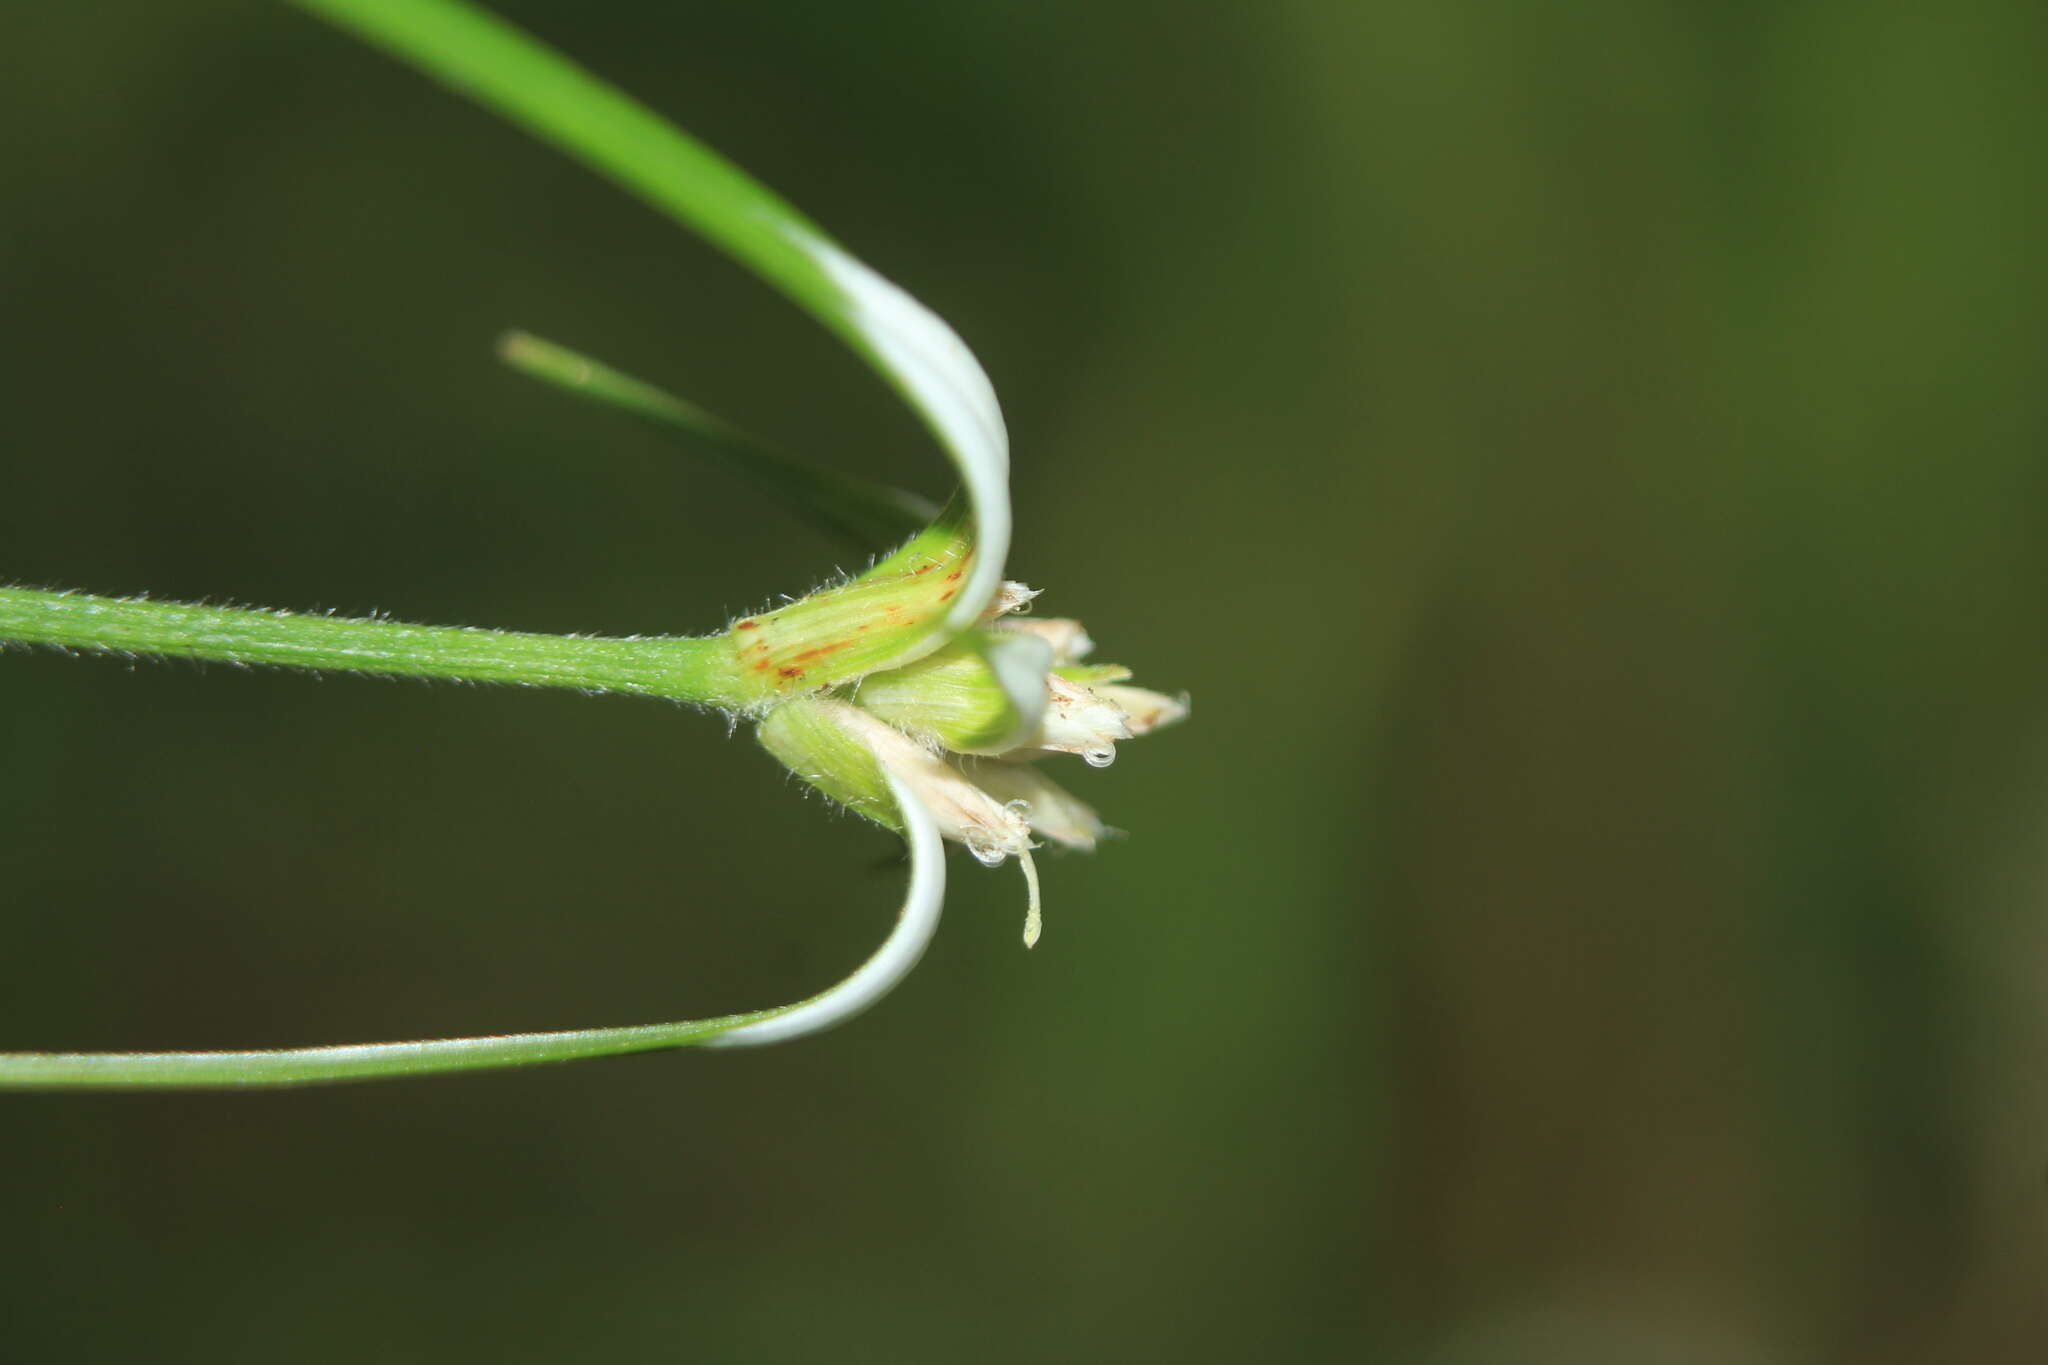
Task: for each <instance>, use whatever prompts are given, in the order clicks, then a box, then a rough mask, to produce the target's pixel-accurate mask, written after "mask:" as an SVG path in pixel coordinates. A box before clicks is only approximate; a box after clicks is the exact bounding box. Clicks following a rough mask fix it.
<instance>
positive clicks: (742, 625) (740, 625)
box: [733, 621, 761, 630]
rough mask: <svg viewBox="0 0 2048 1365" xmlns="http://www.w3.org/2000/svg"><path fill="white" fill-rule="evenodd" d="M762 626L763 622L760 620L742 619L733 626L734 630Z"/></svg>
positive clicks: (756, 628)
mask: <svg viewBox="0 0 2048 1365" xmlns="http://www.w3.org/2000/svg"><path fill="white" fill-rule="evenodd" d="M760 628H761V623H760V622H759V621H741V622H738V623H737V624H735V625H734V626H733V629H734V630H759V629H760Z"/></svg>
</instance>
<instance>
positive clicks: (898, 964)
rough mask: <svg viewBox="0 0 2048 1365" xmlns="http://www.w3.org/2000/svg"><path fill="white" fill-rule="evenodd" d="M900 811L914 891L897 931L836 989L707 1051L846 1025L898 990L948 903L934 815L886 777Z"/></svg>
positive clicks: (712, 1042) (713, 1041)
mask: <svg viewBox="0 0 2048 1365" xmlns="http://www.w3.org/2000/svg"><path fill="white" fill-rule="evenodd" d="M884 775H885V776H887V777H888V780H889V790H890V792H891V793H892V794H893V795H894V796H895V797H896V808H897V809H898V810H899V811H901V812H902V813H903V838H904V842H905V843H906V844H908V845H909V848H910V889H909V890H908V891H906V892H905V893H904V897H903V909H902V910H901V911H899V912H898V913H897V916H896V927H895V928H894V929H892V930H891V931H890V932H889V937H888V938H887V939H885V940H884V941H883V943H882V946H881V947H880V948H877V949H876V950H875V952H874V956H872V957H870V958H869V959H868V960H867V961H866V962H864V963H862V964H861V966H860V968H859V970H857V971H855V972H854V974H853V975H852V976H849V977H847V978H846V979H845V980H844V981H841V982H840V983H839V984H838V985H836V986H834V987H832V988H831V989H829V990H826V991H824V992H822V993H820V994H818V995H814V996H812V997H811V998H810V999H808V1000H806V1001H804V1002H803V1003H801V1004H797V1005H791V1006H790V1007H789V1008H787V1009H785V1010H783V1011H781V1012H780V1013H778V1014H775V1015H772V1016H770V1017H769V1018H766V1019H760V1020H756V1021H755V1022H754V1023H751V1024H742V1025H740V1026H739V1027H738V1028H735V1029H728V1030H727V1031H726V1032H724V1033H721V1034H719V1035H718V1036H717V1037H715V1038H707V1039H705V1040H704V1042H703V1044H702V1046H704V1047H754V1046H757V1045H759V1044H762V1043H782V1042H787V1041H789V1040H790V1039H791V1038H801V1037H803V1036H804V1035H805V1034H807V1033H818V1032H821V1031H823V1030H825V1029H828V1028H831V1027H833V1026H834V1025H837V1024H843V1023H845V1022H846V1021H847V1020H849V1019H851V1018H853V1017H854V1016H855V1015H856V1014H859V1013H861V1012H862V1011H863V1010H865V1009H867V1008H868V1007H869V1006H870V1005H872V1004H874V1003H875V1002H876V1001H877V1000H880V999H881V998H882V997H883V996H885V995H887V994H888V993H889V992H890V991H893V990H895V989H896V987H897V985H898V984H900V983H901V982H902V980H903V978H904V977H906V976H908V975H910V969H911V968H913V967H915V966H916V965H917V963H918V959H919V958H921V957H923V956H924V950H925V948H926V946H927V945H929V944H930V943H931V941H932V935H933V934H934V933H936V932H937V931H938V927H939V913H940V911H941V910H943V909H944V908H945V903H946V850H945V845H944V844H943V843H942V842H941V841H940V838H939V826H938V823H937V822H936V821H935V820H933V819H932V815H931V812H930V811H928V810H926V809H925V807H924V804H923V803H922V802H920V801H919V800H918V799H917V798H916V797H915V796H914V795H912V794H911V792H910V791H909V789H908V788H906V787H905V786H904V784H903V783H902V782H900V781H898V780H897V779H896V777H895V776H894V775H893V774H888V773H885V774H884Z"/></svg>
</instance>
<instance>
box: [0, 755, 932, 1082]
mask: <svg viewBox="0 0 2048 1365" xmlns="http://www.w3.org/2000/svg"><path fill="white" fill-rule="evenodd" d="M890 787H891V789H892V790H893V791H894V793H895V796H896V801H897V805H898V808H899V809H900V810H901V811H902V813H903V826H904V839H905V841H906V842H907V844H908V845H909V850H910V887H909V890H908V891H907V892H906V893H905V895H904V901H903V908H902V910H900V911H899V912H898V913H897V917H896V926H895V928H894V929H892V930H891V931H890V933H889V937H888V938H887V939H885V940H884V941H883V943H882V946H881V947H880V948H878V949H877V950H876V951H875V953H874V955H873V956H871V957H870V958H868V960H867V961H866V962H865V963H863V964H862V965H861V966H860V968H859V969H858V970H857V971H855V972H854V973H853V975H851V976H849V977H847V978H846V979H845V980H844V981H841V982H840V983H839V984H838V985H836V986H834V987H832V988H831V989H830V990H827V991H824V992H821V993H820V994H818V995H814V996H812V997H811V998H810V999H808V1000H803V1001H799V1002H798V1003H796V1004H794V1005H785V1006H783V1007H781V1008H779V1009H770V1010H757V1011H754V1012H752V1013H749V1014H729V1015H725V1016H723V1017H720V1018H717V1019H694V1020H688V1021H685V1022H682V1023H675V1024H646V1025H642V1026H640V1027H636V1028H599V1029H572V1030H569V1031H566V1032H560V1033H514V1034H504V1035H499V1036H496V1037H488V1038H437V1039H432V1040H429V1041H425V1042H414V1043H364V1044H358V1045H354V1046H343V1047H308V1048H290V1049H285V1050H282V1051H275V1052H271V1051H261V1052H9V1053H0V1090H193V1089H223V1088H252V1087H277V1086H297V1085H318V1084H323V1083H328V1082H334V1081H362V1080H380V1079H392V1078H395V1077H401V1076H426V1075H432V1074H434V1073H437V1072H450V1071H484V1070H491V1069H497V1068H503V1067H514V1066H534V1065H538V1064H540V1063H543V1062H567V1061H575V1060H577V1059H579V1058H585V1057H610V1056H617V1055H620V1054H623V1053H628V1052H653V1051H657V1050H659V1049H663V1048H675V1047H691V1046H699V1047H750V1046H756V1045H759V1044H763V1043H780V1042H787V1041H789V1040H790V1039H792V1038H800V1037H802V1036H804V1035H805V1034H809V1033H818V1032H821V1031H823V1030H825V1029H828V1028H832V1027H833V1026H835V1025H838V1024H843V1023H845V1022H846V1021H847V1020H848V1019H851V1018H853V1017H854V1016H855V1015H857V1014H859V1013H861V1012H862V1011H864V1010H866V1009H867V1008H868V1007H869V1006H870V1005H873V1004H874V1003H875V1002H876V1001H877V1000H880V999H881V998H882V997H883V996H885V995H887V994H888V993H889V992H890V991H892V990H894V989H895V988H896V986H897V985H898V983H900V982H901V981H902V980H903V978H904V977H906V976H908V975H909V974H910V970H911V968H913V967H915V966H916V965H917V962H918V959H919V958H921V957H922V956H923V955H924V950H925V948H926V946H927V945H929V944H930V943H931V940H932V935H933V934H934V933H935V932H937V930H938V927H939V915H940V912H941V910H942V909H943V908H944V906H945V899H946V857H945V848H944V845H943V844H942V843H941V842H940V839H939V829H938V825H937V824H935V823H934V822H933V820H932V816H931V813H930V812H929V811H927V810H926V809H925V808H924V807H923V806H922V805H920V804H919V803H918V801H917V799H916V798H915V797H914V796H912V795H911V794H910V793H909V792H908V791H906V790H905V789H904V788H903V787H902V786H901V785H900V784H898V783H897V782H895V780H894V779H893V778H892V779H891V780H890Z"/></svg>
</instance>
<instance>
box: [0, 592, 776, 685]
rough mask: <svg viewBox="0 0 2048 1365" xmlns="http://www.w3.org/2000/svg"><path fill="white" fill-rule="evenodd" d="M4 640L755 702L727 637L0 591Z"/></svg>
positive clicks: (1, 636)
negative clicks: (555, 629) (601, 632)
mask: <svg viewBox="0 0 2048 1365" xmlns="http://www.w3.org/2000/svg"><path fill="white" fill-rule="evenodd" d="M0 642H5V643H14V644H35V645H55V646H60V647H63V648H70V649H90V650H104V651H108V652H111V653H119V654H144V655H161V656H166V657H171V658H182V659H212V660H217V661H219V662H222V663H231V664H245V665H247V664H264V665H274V666H280V667H286V668H314V669H341V670H346V671H349V672H355V673H378V674H383V675H386V676H389V677H400V678H450V679H458V680H461V681H464V682H485V683H512V684H518V685H523V686H527V687H570V688H576V689H578V690H579V691H584V692H629V693H633V694H635V695H637V696H644V697H670V698H673V699H675V700H677V701H688V702H699V703H702V704H705V705H709V706H720V707H726V708H729V709H736V708H744V707H746V706H749V705H752V704H754V703H755V702H757V701H759V700H760V699H761V698H760V696H759V695H758V691H759V689H758V688H755V687H751V686H750V685H749V684H748V683H747V681H746V679H745V677H744V676H743V675H742V674H741V672H740V670H739V669H738V668H737V667H736V665H735V664H734V662H733V654H732V649H731V646H730V644H729V643H728V642H727V640H726V639H725V638H724V637H723V636H713V637H710V638H708V639H686V638H679V637H672V636H657V637H651V638H647V639H640V638H634V637H625V638H604V637H584V636H572V635H526V634H518V633H514V632H510V631H497V630H480V629H475V628H472V627H468V626H413V625H406V624H404V623H402V622H398V621H385V620H362V619H350V618H345V617H335V616H307V615H299V614H296V613H292V612H283V611H265V610H261V609H254V608H248V607H212V606H193V605H186V604H183V603H177V602H153V601H149V600H147V599H144V598H123V597H92V596H88V595H86V594H83V593H69V592H37V591H34V590H31V589H26V588H0Z"/></svg>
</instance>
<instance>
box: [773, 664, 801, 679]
mask: <svg viewBox="0 0 2048 1365" xmlns="http://www.w3.org/2000/svg"><path fill="white" fill-rule="evenodd" d="M803 675H804V671H803V670H802V669H801V668H797V667H794V666H790V667H786V668H778V669H776V670H775V676H776V677H778V678H801V677H802V676H803Z"/></svg>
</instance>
